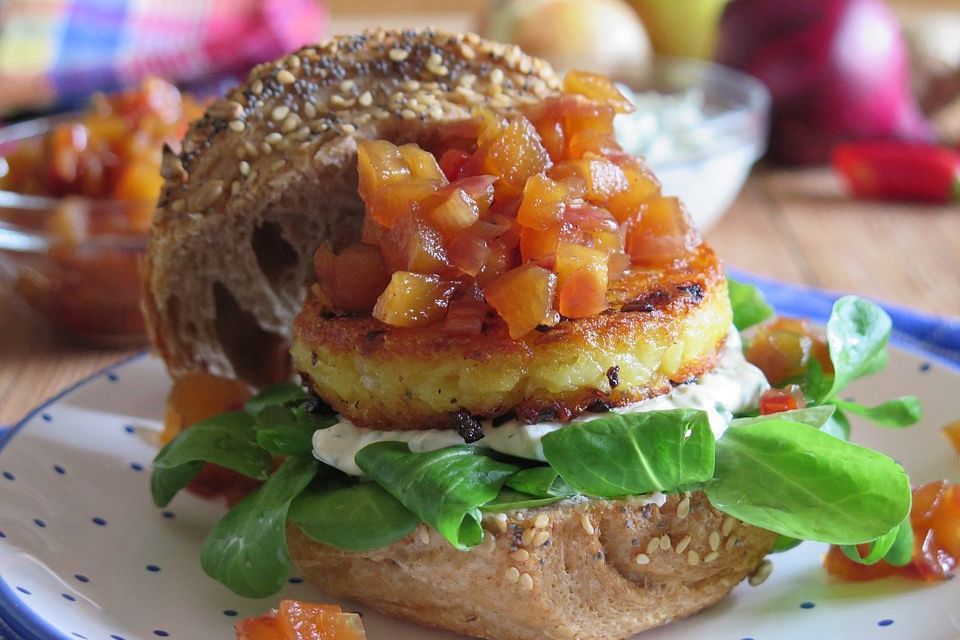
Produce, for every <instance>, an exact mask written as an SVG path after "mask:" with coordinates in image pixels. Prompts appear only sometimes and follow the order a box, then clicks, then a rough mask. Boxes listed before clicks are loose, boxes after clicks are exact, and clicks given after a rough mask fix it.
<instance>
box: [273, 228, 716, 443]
mask: <svg viewBox="0 0 960 640" xmlns="http://www.w3.org/2000/svg"><path fill="white" fill-rule="evenodd" d="M608 297H609V299H610V303H611V309H612V310H610V311H608V312H606V313H603V314H600V315H597V316H594V317H590V318H584V319H579V320H568V319H565V320H562V321H561V322H560V323H559V324H558V325H556V326H555V327H553V328H551V329H549V330H547V331H544V332H532V333H530V334H528V335H527V336H525V337H523V338H522V339H519V340H514V339H512V338H510V336H509V335H508V334H507V331H506V327H505V325H502V323H496V324H494V325H493V326H491V327H489V328H487V329H485V331H484V332H483V333H481V334H479V335H471V336H462V335H451V334H448V333H445V332H444V331H443V330H442V329H441V328H440V327H439V326H436V325H434V326H429V327H417V328H401V327H392V326H388V325H385V324H383V323H381V322H379V321H377V320H375V319H373V318H370V317H363V318H356V317H327V316H326V315H325V314H323V313H322V311H323V308H322V306H321V304H320V303H319V302H317V301H316V300H314V299H312V298H311V299H309V300H308V301H307V304H306V306H305V307H304V309H303V311H302V312H301V313H300V315H299V316H298V317H297V319H296V322H295V324H294V345H293V348H292V350H291V352H292V354H293V362H294V366H295V367H296V369H297V370H299V371H300V372H301V374H303V376H304V378H305V379H309V381H310V384H311V385H312V386H313V388H314V390H315V391H316V393H317V394H318V395H319V396H320V397H321V398H323V399H324V400H325V401H326V402H328V403H329V404H330V405H331V406H333V407H334V408H335V409H336V410H337V411H338V412H340V413H341V414H342V415H344V416H345V417H347V418H349V419H350V420H352V421H353V422H354V423H356V424H357V425H360V426H363V427H370V428H378V429H396V430H405V429H428V428H447V427H450V426H451V420H452V416H453V415H454V414H455V413H457V412H458V411H460V410H466V411H468V412H469V413H470V414H472V415H475V416H481V417H495V416H500V415H504V414H510V413H511V412H516V415H517V417H518V418H520V419H521V420H524V421H527V422H536V421H538V420H541V419H547V418H554V419H560V420H568V419H570V418H571V417H573V416H576V415H578V414H579V413H582V412H583V411H585V410H587V409H588V408H589V407H593V408H594V409H597V408H602V406H604V405H605V406H622V405H624V404H627V403H630V402H635V401H638V400H642V399H645V398H649V397H653V396H656V395H660V394H662V393H666V392H667V391H669V389H670V387H671V385H672V384H677V383H682V382H686V381H689V380H691V379H693V378H695V377H697V376H699V375H701V374H702V373H704V372H706V371H708V370H710V369H711V368H712V367H713V364H714V362H715V360H716V357H717V354H718V352H719V350H720V349H721V347H722V346H723V342H724V339H725V337H726V335H727V333H728V331H729V330H730V323H731V312H730V304H729V301H728V299H727V287H726V280H725V279H724V277H723V274H722V271H721V266H720V262H719V260H718V259H717V257H716V255H715V254H714V253H713V250H712V249H710V248H709V247H707V246H706V245H703V247H702V248H701V249H700V251H699V253H698V255H697V256H696V258H695V259H694V260H691V261H690V262H688V263H685V264H678V265H675V266H673V267H669V268H667V269H657V270H634V271H632V272H631V273H629V274H628V275H627V276H626V277H624V278H623V279H621V280H620V281H618V282H617V283H616V284H615V285H614V286H612V287H611V289H610V291H609V295H608Z"/></svg>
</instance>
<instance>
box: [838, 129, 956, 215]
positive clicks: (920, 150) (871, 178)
mask: <svg viewBox="0 0 960 640" xmlns="http://www.w3.org/2000/svg"><path fill="white" fill-rule="evenodd" d="M833 167H834V169H836V171H837V172H838V173H839V174H840V175H842V176H843V177H844V178H846V180H847V182H848V183H849V184H850V187H851V189H852V190H853V193H854V194H855V195H857V196H859V197H861V198H872V199H880V200H910V201H916V202H934V203H942V204H946V203H951V202H960V152H957V151H954V150H952V149H948V148H946V147H937V146H934V145H926V144H915V143H909V142H886V141H884V142H880V141H878V142H851V143H846V144H841V145H838V146H837V147H835V148H834V150H833Z"/></svg>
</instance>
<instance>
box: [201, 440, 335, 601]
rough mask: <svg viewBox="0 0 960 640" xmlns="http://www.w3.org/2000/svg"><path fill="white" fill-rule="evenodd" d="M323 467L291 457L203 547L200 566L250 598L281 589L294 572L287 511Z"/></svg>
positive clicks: (218, 525)
mask: <svg viewBox="0 0 960 640" xmlns="http://www.w3.org/2000/svg"><path fill="white" fill-rule="evenodd" d="M319 469H320V463H319V462H317V461H316V460H314V459H313V458H308V457H294V458H288V459H287V461H286V462H284V463H283V464H282V465H280V468H279V469H277V470H276V472H274V474H273V475H272V476H270V478H269V479H268V480H267V481H266V482H265V483H263V485H261V486H260V488H258V489H257V490H256V491H254V492H253V493H251V494H250V495H248V496H247V497H246V498H244V499H243V500H241V501H240V502H239V503H238V504H237V505H236V506H235V507H233V509H231V510H230V511H229V512H228V513H227V515H225V516H224V517H223V518H222V519H221V520H220V522H218V523H217V526H215V527H214V528H213V530H212V531H211V532H210V534H209V535H208V536H207V539H206V540H205V541H204V543H203V548H202V550H201V552H200V564H201V566H202V567H203V570H204V571H205V572H206V573H207V575H209V576H210V577H211V578H214V579H215V580H219V581H220V582H222V583H223V584H225V585H226V586H227V587H229V588H230V589H231V590H233V591H234V592H235V593H238V594H240V595H242V596H246V597H248V598H264V597H266V596H269V595H272V594H274V593H276V592H277V591H279V590H280V588H281V587H282V586H283V585H284V583H285V582H286V579H287V576H288V575H289V573H290V554H289V552H288V550H287V536H286V521H287V511H288V509H289V508H290V503H291V501H292V500H293V499H294V498H296V497H297V496H298V495H299V494H300V492H301V491H303V490H304V489H305V488H306V486H307V485H308V484H309V483H310V481H311V480H313V478H314V476H316V475H317V471H318V470H319Z"/></svg>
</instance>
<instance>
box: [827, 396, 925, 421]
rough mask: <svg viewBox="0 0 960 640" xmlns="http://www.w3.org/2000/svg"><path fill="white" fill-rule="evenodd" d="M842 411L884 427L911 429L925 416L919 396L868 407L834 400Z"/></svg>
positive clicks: (905, 397) (904, 397)
mask: <svg viewBox="0 0 960 640" xmlns="http://www.w3.org/2000/svg"><path fill="white" fill-rule="evenodd" d="M833 404H835V405H836V406H837V407H839V408H840V409H842V410H844V411H846V412H848V413H852V414H854V415H857V416H861V417H863V418H866V419H867V420H869V421H871V422H873V423H875V424H878V425H880V426H883V427H909V426H910V425H912V424H914V423H916V422H917V421H918V420H919V419H920V417H921V416H922V415H923V409H921V408H920V399H919V398H917V396H903V397H900V398H894V399H893V400H887V401H886V402H882V403H880V404H878V405H876V406H874V407H867V406H864V405H862V404H859V403H856V402H850V401H848V400H833Z"/></svg>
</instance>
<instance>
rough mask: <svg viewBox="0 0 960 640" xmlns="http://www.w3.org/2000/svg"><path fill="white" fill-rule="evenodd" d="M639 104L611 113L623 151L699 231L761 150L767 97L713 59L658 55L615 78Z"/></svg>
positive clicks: (723, 206) (755, 83)
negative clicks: (641, 163) (642, 163)
mask: <svg viewBox="0 0 960 640" xmlns="http://www.w3.org/2000/svg"><path fill="white" fill-rule="evenodd" d="M613 77H614V79H615V80H617V81H618V82H619V83H621V85H623V86H625V87H626V88H627V89H628V91H627V93H628V94H629V95H628V97H630V98H631V99H633V101H634V102H635V104H636V105H637V110H636V111H635V112H634V113H631V114H625V115H620V116H617V119H616V122H615V125H616V130H617V137H618V139H619V141H620V143H621V145H623V147H624V149H625V150H626V151H627V152H629V153H631V154H633V155H639V156H643V157H644V158H645V159H646V161H647V165H648V166H649V167H650V168H651V169H652V170H653V172H654V173H655V174H656V175H657V177H658V178H659V179H660V181H661V183H662V184H663V193H664V194H665V195H675V196H679V197H680V199H681V200H682V201H683V202H684V203H685V204H686V207H687V210H688V211H689V212H690V214H691V215H692V216H693V219H694V221H695V222H696V223H697V226H698V227H699V228H700V229H701V230H705V229H707V228H708V227H710V225H712V224H713V223H714V222H716V221H717V219H718V218H720V216H721V215H723V214H724V213H725V212H726V211H727V209H728V208H729V207H730V204H731V203H732V202H733V200H734V198H736V196H737V194H738V193H740V190H741V188H742V187H743V184H744V182H746V179H747V176H748V175H749V173H750V169H751V168H752V167H753V165H754V163H755V162H756V161H757V160H758V159H759V158H760V156H762V155H763V153H764V152H765V151H766V147H767V136H768V130H769V113H770V94H769V92H768V91H767V89H766V87H764V86H763V84H762V83H761V82H760V81H759V80H757V79H755V78H753V77H752V76H749V75H747V74H745V73H741V72H739V71H735V70H733V69H729V68H727V67H723V66H721V65H718V64H714V63H711V62H704V61H702V60H692V59H686V58H657V59H656V60H654V62H653V63H652V64H650V65H649V66H647V67H639V66H638V67H637V68H636V69H630V70H623V71H620V72H618V73H615V74H613Z"/></svg>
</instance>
